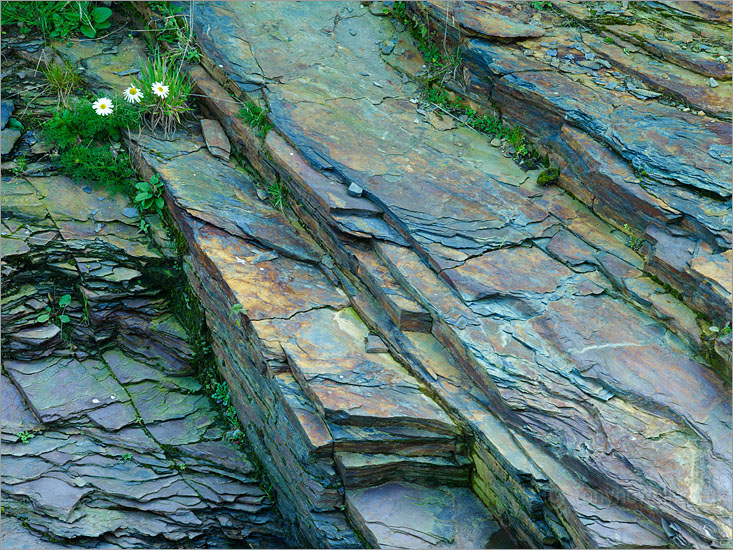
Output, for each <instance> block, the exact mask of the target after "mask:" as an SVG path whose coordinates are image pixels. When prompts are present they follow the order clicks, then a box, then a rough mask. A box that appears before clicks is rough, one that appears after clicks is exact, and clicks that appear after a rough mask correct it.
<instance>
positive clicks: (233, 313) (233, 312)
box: [229, 304, 244, 327]
mask: <svg viewBox="0 0 733 550" xmlns="http://www.w3.org/2000/svg"><path fill="white" fill-rule="evenodd" d="M242 311H244V306H243V305H242V304H234V305H233V306H232V307H231V309H230V310H229V317H231V318H232V319H234V322H235V323H236V324H237V326H238V327H240V326H242V323H241V321H240V320H239V314H240V313H242Z"/></svg>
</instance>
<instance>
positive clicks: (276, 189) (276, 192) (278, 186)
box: [267, 181, 288, 210]
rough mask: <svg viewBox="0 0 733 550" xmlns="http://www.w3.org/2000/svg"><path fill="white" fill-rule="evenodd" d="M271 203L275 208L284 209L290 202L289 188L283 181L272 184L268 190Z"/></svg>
mask: <svg viewBox="0 0 733 550" xmlns="http://www.w3.org/2000/svg"><path fill="white" fill-rule="evenodd" d="M267 192H268V194H269V195H270V203H271V204H272V206H274V207H275V208H279V209H281V210H282V209H283V208H284V207H285V205H286V204H287V201H288V188H287V187H285V185H284V184H283V183H282V182H281V181H276V182H274V183H271V184H270V186H269V187H268V188H267Z"/></svg>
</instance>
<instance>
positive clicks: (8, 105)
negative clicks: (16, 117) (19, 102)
mask: <svg viewBox="0 0 733 550" xmlns="http://www.w3.org/2000/svg"><path fill="white" fill-rule="evenodd" d="M14 109H15V105H13V102H12V101H11V100H9V99H3V100H2V110H1V111H0V115H1V116H2V122H0V129H3V128H5V125H6V124H7V123H8V120H9V119H10V117H11V116H13V110H14Z"/></svg>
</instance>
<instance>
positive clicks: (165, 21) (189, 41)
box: [149, 2, 201, 63]
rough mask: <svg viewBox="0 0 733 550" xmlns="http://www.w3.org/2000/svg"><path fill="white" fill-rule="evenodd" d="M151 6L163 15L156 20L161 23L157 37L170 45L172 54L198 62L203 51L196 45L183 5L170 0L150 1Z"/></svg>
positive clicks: (175, 56) (191, 61)
mask: <svg viewBox="0 0 733 550" xmlns="http://www.w3.org/2000/svg"><path fill="white" fill-rule="evenodd" d="M149 6H150V8H151V9H152V10H154V11H156V12H157V13H159V14H160V15H161V17H160V19H156V20H154V22H155V23H159V25H158V29H157V39H158V40H160V41H162V42H166V43H167V44H168V45H169V46H170V48H169V53H170V55H171V56H172V57H174V58H181V59H183V60H184V61H186V62H188V63H198V62H199V60H200V59H201V52H199V50H198V48H197V47H196V41H195V39H194V34H193V29H192V28H191V26H190V25H189V23H188V18H187V17H186V16H185V15H182V12H183V7H182V6H174V5H172V4H171V3H170V2H150V3H149Z"/></svg>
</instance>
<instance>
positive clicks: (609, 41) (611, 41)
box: [603, 36, 613, 44]
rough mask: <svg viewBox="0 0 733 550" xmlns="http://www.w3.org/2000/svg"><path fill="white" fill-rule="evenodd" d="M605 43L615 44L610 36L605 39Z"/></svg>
mask: <svg viewBox="0 0 733 550" xmlns="http://www.w3.org/2000/svg"><path fill="white" fill-rule="evenodd" d="M603 41H604V42H605V43H606V44H613V38H611V37H610V36H607V37H606V38H604V39H603Z"/></svg>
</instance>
